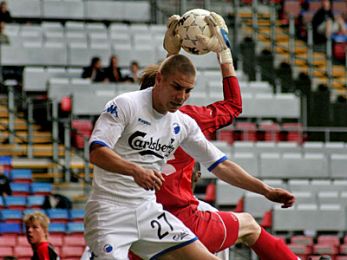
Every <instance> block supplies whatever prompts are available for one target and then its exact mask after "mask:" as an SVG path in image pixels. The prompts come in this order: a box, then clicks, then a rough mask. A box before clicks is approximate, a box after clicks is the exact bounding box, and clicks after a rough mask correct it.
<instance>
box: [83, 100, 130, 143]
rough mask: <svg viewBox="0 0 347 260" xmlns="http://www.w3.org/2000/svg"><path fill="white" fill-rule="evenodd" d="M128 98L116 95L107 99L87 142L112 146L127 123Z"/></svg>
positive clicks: (128, 112)
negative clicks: (109, 99)
mask: <svg viewBox="0 0 347 260" xmlns="http://www.w3.org/2000/svg"><path fill="white" fill-rule="evenodd" d="M128 102H129V100H127V98H125V97H116V98H115V99H113V100H111V101H109V102H108V103H107V104H106V105H105V108H104V110H103V112H102V113H101V114H100V116H99V118H98V120H97V121H96V124H95V126H94V129H93V133H92V135H91V137H90V140H89V144H90V145H92V144H95V143H96V144H99V145H102V146H107V147H109V148H113V147H114V145H115V144H116V143H117V141H118V139H119V137H120V136H121V134H122V132H123V130H124V128H125V126H126V125H127V123H128V120H129V116H128V115H130V106H129V103H128Z"/></svg>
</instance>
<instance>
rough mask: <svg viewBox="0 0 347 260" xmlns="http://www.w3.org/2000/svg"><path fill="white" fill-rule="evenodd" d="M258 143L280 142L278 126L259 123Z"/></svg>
mask: <svg viewBox="0 0 347 260" xmlns="http://www.w3.org/2000/svg"><path fill="white" fill-rule="evenodd" d="M258 140H259V141H274V142H278V141H280V126H279V124H277V123H268V122H266V123H260V124H259V135H258Z"/></svg>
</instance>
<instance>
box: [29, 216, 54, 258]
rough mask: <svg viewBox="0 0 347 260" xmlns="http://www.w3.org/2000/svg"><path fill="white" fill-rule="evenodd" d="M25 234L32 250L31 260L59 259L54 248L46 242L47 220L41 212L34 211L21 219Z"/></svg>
mask: <svg viewBox="0 0 347 260" xmlns="http://www.w3.org/2000/svg"><path fill="white" fill-rule="evenodd" d="M23 222H24V225H25V233H26V237H27V239H28V242H29V244H30V245H31V247H32V249H33V256H32V258H31V259H32V260H56V259H59V256H58V254H57V253H56V251H55V250H54V247H53V246H52V245H51V244H50V243H49V242H48V225H49V218H48V217H47V216H46V215H45V214H44V213H42V212H39V211H35V212H33V213H30V214H27V215H25V216H24V218H23Z"/></svg>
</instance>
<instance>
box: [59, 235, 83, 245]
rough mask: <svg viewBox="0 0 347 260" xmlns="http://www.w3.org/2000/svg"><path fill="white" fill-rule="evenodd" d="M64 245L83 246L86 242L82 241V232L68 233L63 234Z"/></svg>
mask: <svg viewBox="0 0 347 260" xmlns="http://www.w3.org/2000/svg"><path fill="white" fill-rule="evenodd" d="M63 245H64V246H83V247H85V245H86V242H85V241H84V235H83V234H78V235H77V234H72V235H71V234H69V235H66V236H64V242H63Z"/></svg>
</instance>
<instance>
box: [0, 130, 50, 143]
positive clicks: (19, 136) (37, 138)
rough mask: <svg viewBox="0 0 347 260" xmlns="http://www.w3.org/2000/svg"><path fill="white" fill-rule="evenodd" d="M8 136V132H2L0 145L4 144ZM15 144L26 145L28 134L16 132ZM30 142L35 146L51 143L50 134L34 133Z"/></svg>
mask: <svg viewBox="0 0 347 260" xmlns="http://www.w3.org/2000/svg"><path fill="white" fill-rule="evenodd" d="M9 136H10V134H9V132H8V131H4V132H2V133H1V135H0V143H3V142H5V141H6V140H7V139H8V138H9ZM15 142H16V143H21V144H22V143H28V132H27V131H22V130H21V131H16V138H15ZM32 142H33V143H36V144H43V143H51V142H52V134H51V133H50V132H46V131H45V132H44V131H34V132H33V136H32Z"/></svg>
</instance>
